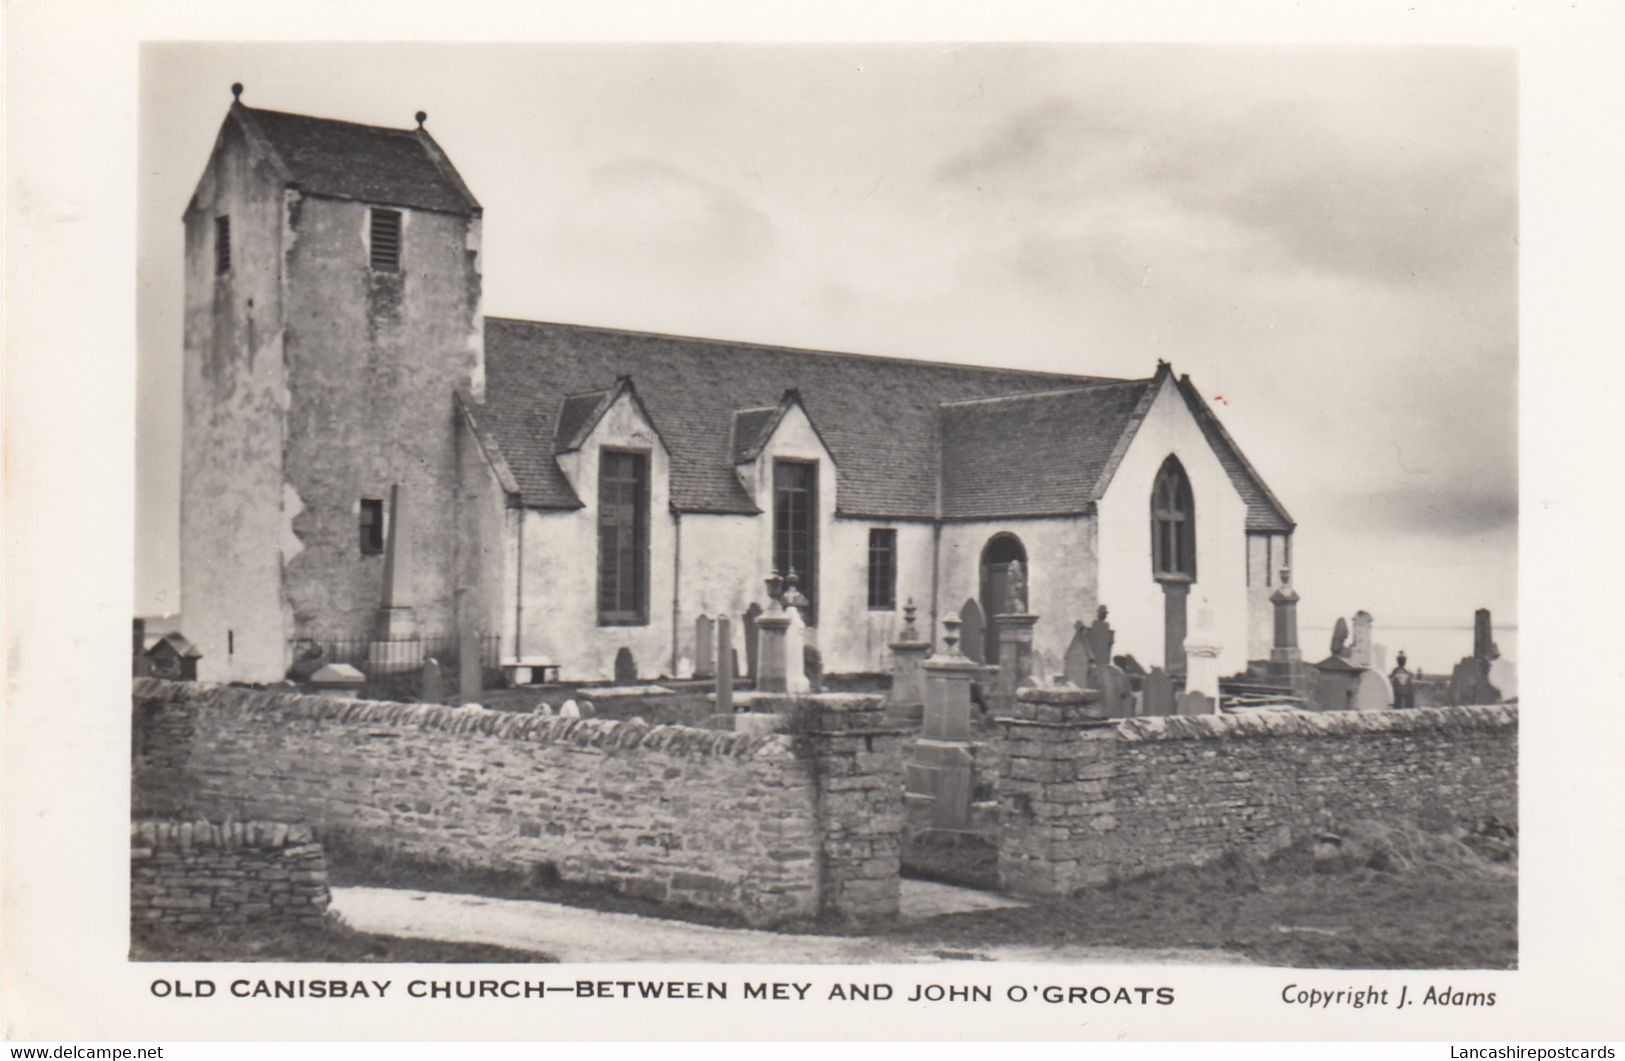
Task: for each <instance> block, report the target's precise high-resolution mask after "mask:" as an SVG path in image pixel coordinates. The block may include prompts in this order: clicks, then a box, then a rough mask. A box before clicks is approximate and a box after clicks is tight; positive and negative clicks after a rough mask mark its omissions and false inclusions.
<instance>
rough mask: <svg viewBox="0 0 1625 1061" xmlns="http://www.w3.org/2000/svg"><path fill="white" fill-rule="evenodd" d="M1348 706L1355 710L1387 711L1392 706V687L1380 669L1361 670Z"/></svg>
mask: <svg viewBox="0 0 1625 1061" xmlns="http://www.w3.org/2000/svg"><path fill="white" fill-rule="evenodd" d="M1350 706H1352V707H1353V708H1354V710H1356V711H1387V710H1388V709H1389V708H1391V707H1393V706H1394V689H1393V686H1391V685H1390V684H1389V683H1388V678H1387V677H1386V676H1385V675H1383V674H1382V673H1381V672H1380V671H1374V670H1363V671H1361V672H1360V676H1359V679H1358V680H1357V681H1356V683H1355V686H1354V699H1353V700H1352V702H1351V704H1350Z"/></svg>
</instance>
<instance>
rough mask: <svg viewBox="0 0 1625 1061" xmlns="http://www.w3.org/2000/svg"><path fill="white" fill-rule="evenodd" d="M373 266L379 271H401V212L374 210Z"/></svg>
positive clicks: (375, 270) (374, 269)
mask: <svg viewBox="0 0 1625 1061" xmlns="http://www.w3.org/2000/svg"><path fill="white" fill-rule="evenodd" d="M371 242H372V268H373V271H374V272H378V273H398V272H400V271H401V212H400V211H399V210H377V209H375V210H373V212H372V240H371Z"/></svg>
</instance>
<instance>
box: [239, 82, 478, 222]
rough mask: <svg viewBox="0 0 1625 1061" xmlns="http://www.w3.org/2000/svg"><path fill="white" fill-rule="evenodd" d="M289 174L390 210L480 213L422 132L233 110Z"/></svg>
mask: <svg viewBox="0 0 1625 1061" xmlns="http://www.w3.org/2000/svg"><path fill="white" fill-rule="evenodd" d="M232 114H233V115H234V116H236V117H237V118H238V119H240V120H241V121H242V122H243V124H244V125H245V126H247V127H248V128H249V129H250V130H252V131H253V132H256V133H258V134H259V136H260V137H261V138H262V142H263V143H264V144H266V145H267V146H268V147H269V148H270V149H271V151H272V152H273V153H274V154H275V155H276V157H277V159H278V160H279V161H280V162H281V164H282V167H283V168H284V169H285V170H286V171H287V174H288V181H289V183H290V184H294V185H297V186H298V187H299V188H300V189H301V190H303V191H307V192H310V193H312V194H314V195H328V196H333V197H335V198H339V199H356V200H360V201H362V202H368V203H381V204H384V205H386V206H404V207H410V208H416V209H420V210H441V211H445V212H447V213H454V214H477V213H479V212H480V204H479V203H478V202H477V201H476V200H475V199H474V196H473V194H472V193H471V192H470V191H469V190H468V186H467V185H466V184H464V183H463V179H462V177H461V176H459V175H458V173H457V170H456V168H455V167H454V166H452V164H451V160H450V159H449V158H447V157H446V154H445V152H443V151H441V150H440V145H439V144H437V143H435V141H434V137H432V136H430V135H429V134H428V132H426V131H425V130H423V129H388V128H384V127H382V126H377V125H359V124H357V123H355V122H341V121H336V120H334V119H331V118H311V117H308V116H306V115H303V114H285V113H283V112H281V111H267V110H260V109H258V108H255V107H245V106H244V105H243V104H241V103H235V104H233V105H232Z"/></svg>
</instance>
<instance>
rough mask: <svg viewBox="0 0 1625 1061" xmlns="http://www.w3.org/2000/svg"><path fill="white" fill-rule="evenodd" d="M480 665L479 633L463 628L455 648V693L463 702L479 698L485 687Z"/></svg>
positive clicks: (472, 628)
mask: <svg viewBox="0 0 1625 1061" xmlns="http://www.w3.org/2000/svg"><path fill="white" fill-rule="evenodd" d="M481 664H482V661H481V659H480V632H479V630H477V629H475V628H474V627H472V626H465V627H464V628H463V630H462V637H461V641H460V644H458V646H457V693H458V695H459V696H461V697H462V698H463V699H464V700H472V699H474V698H475V697H477V696H479V695H480V693H481V691H482V690H483V689H484V687H485V674H484V672H483V671H482V669H481Z"/></svg>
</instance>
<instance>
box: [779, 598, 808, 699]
mask: <svg viewBox="0 0 1625 1061" xmlns="http://www.w3.org/2000/svg"><path fill="white" fill-rule="evenodd" d="M784 614H785V615H786V616H788V617H789V619H790V625H789V626H787V627H785V629H784V662H785V670H784V690H785V692H788V693H806V692H811V691H812V683H811V682H809V681H808V680H807V624H806V622H805V621H803V619H802V618H801V609H800V608H798V607H795V606H794V605H791V606H790V607H788V608H786V609H784Z"/></svg>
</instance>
